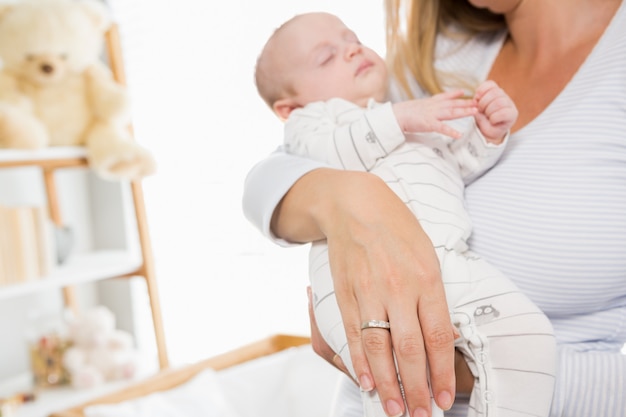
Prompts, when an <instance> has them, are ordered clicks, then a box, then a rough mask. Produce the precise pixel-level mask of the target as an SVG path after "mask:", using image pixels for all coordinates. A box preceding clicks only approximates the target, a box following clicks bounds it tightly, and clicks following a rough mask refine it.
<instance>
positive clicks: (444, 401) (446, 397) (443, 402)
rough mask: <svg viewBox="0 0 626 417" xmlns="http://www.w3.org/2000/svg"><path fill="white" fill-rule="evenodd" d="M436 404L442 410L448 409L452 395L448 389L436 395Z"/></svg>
mask: <svg viewBox="0 0 626 417" xmlns="http://www.w3.org/2000/svg"><path fill="white" fill-rule="evenodd" d="M437 404H438V405H439V407H441V408H443V409H444V410H449V409H450V407H452V395H451V394H450V393H449V392H448V391H442V392H440V393H439V395H438V396H437Z"/></svg>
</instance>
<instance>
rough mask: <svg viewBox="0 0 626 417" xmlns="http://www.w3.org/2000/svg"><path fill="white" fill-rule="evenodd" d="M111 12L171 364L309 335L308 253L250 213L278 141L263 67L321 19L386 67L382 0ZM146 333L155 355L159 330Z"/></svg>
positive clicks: (197, 4)
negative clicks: (250, 182)
mask: <svg viewBox="0 0 626 417" xmlns="http://www.w3.org/2000/svg"><path fill="white" fill-rule="evenodd" d="M109 3H110V5H111V7H112V9H113V11H114V13H115V15H116V18H117V20H118V22H119V25H120V29H121V33H122V41H123V49H124V59H125V65H126V71H127V76H128V82H129V88H130V90H131V94H132V98H133V113H134V122H133V123H134V129H135V134H136V138H137V140H138V141H140V142H141V143H142V144H144V145H145V146H147V147H148V148H150V149H151V150H152V151H153V152H154V154H155V156H156V158H157V162H158V165H159V168H158V173H157V174H156V175H155V176H154V177H150V178H148V179H147V180H145V181H144V190H145V198H146V207H147V211H148V221H149V225H150V231H151V236H152V244H153V247H154V253H155V259H156V268H157V278H158V284H159V290H160V296H161V302H162V310H163V317H164V325H165V333H166V340H167V345H168V350H169V352H168V353H169V356H170V360H171V362H172V364H174V365H176V364H181V363H187V362H192V361H195V360H198V359H201V358H205V357H208V356H211V355H214V354H217V353H219V352H223V351H226V350H229V349H231V348H234V347H236V346H240V345H242V344H244V343H247V342H249V341H253V340H257V339H259V338H262V337H265V336H267V335H269V334H273V333H281V332H282V333H292V334H302V335H308V333H309V326H308V315H307V298H306V286H307V283H308V277H307V252H308V248H307V247H306V246H303V247H296V248H286V249H285V248H280V247H278V246H276V245H275V244H273V243H270V242H269V241H267V240H266V239H265V238H264V237H263V236H262V235H261V234H260V233H259V231H258V230H256V229H255V228H254V227H253V226H252V225H251V224H250V223H249V222H248V221H247V220H246V219H245V218H244V216H243V214H242V210H241V196H242V189H243V183H244V178H245V176H246V174H247V172H248V171H249V169H250V168H251V167H252V166H253V165H254V164H255V163H256V162H257V161H259V160H261V159H262V158H264V157H265V156H266V155H268V154H269V153H270V152H272V151H273V150H274V149H275V148H276V147H277V146H278V145H279V144H280V143H281V142H282V124H281V122H280V121H279V120H278V119H277V118H276V117H275V116H274V115H273V114H272V113H271V111H270V110H269V109H268V108H267V107H266V106H265V104H264V103H263V101H262V100H261V99H260V98H259V97H258V95H257V93H256V89H255V86H254V82H253V71H254V65H255V61H256V58H257V55H258V54H259V52H260V51H261V48H262V46H263V44H264V43H265V41H266V40H267V38H268V37H269V36H270V34H271V33H272V32H273V30H274V29H275V28H277V27H278V26H279V25H280V24H281V23H282V22H283V21H284V20H287V19H288V18H290V17H292V16H293V15H294V14H297V13H301V12H307V11H317V10H325V11H329V12H333V13H336V14H338V15H339V16H340V17H341V18H342V19H343V20H344V22H345V23H346V24H347V25H348V26H350V27H351V28H352V29H354V30H355V32H356V33H357V34H358V35H359V36H360V38H361V41H362V42H363V43H365V44H367V45H369V46H370V47H372V48H374V49H375V50H377V51H378V52H379V53H381V54H384V21H383V2H382V0H376V1H359V0H340V1H336V0H334V1H330V0H329V1H318V0H316V1H313V0H308V1H307V0H270V1H253V0H244V1H224V2H217V1H199V0H179V1H176V2H171V1H166V0H150V1H148V0H110V1H109ZM139 291H141V289H140V290H139ZM135 310H136V312H135V314H138V315H140V316H141V315H142V314H144V315H145V317H144V318H145V320H147V321H148V320H149V312H147V309H141V308H139V309H137V308H136V309H135ZM138 329H139V330H140V331H139V332H138V333H139V334H137V337H138V338H139V342H140V343H141V342H142V338H143V339H146V340H148V341H147V342H146V343H144V345H147V346H150V343H149V339H150V338H151V337H153V336H152V332H151V327H150V324H149V323H148V324H146V326H139V327H138Z"/></svg>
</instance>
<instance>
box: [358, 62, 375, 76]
mask: <svg viewBox="0 0 626 417" xmlns="http://www.w3.org/2000/svg"><path fill="white" fill-rule="evenodd" d="M372 65H373V64H372V63H371V62H370V61H367V60H365V61H363V62H361V64H360V65H359V67H358V68H357V69H356V73H355V74H354V75H356V76H359V75H361V74H362V73H364V72H365V71H367V70H368V69H369V68H370V67H372Z"/></svg>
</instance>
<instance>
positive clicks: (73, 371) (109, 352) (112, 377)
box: [63, 306, 138, 388]
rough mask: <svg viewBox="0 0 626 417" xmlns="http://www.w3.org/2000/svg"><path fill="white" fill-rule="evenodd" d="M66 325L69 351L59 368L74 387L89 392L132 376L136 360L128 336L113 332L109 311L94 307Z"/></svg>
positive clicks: (113, 326) (126, 333)
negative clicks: (65, 371)
mask: <svg viewBox="0 0 626 417" xmlns="http://www.w3.org/2000/svg"><path fill="white" fill-rule="evenodd" d="M68 321H69V323H68V339H69V341H70V343H71V347H70V348H69V349H68V350H67V351H66V352H65V354H64V356H63V365H64V366H65V368H66V369H67V370H68V372H69V373H70V377H71V380H72V385H73V386H74V387H76V388H90V387H94V386H96V385H99V384H102V383H103V382H107V381H116V380H121V379H129V378H132V377H133V376H134V375H135V373H136V370H137V361H138V356H137V352H136V350H135V348H134V347H133V339H132V336H131V335H130V334H129V333H128V332H124V331H122V330H116V329H115V316H114V315H113V313H112V312H111V311H110V310H109V309H107V308H106V307H102V306H100V307H96V308H94V309H92V310H89V311H87V312H85V313H84V314H82V315H80V316H79V317H75V318H70V319H69V320H68Z"/></svg>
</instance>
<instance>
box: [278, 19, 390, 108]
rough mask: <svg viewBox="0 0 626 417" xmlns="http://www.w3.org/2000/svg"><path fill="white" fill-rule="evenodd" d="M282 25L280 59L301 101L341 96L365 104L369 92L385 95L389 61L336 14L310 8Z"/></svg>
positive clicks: (374, 94) (380, 98) (383, 96)
mask: <svg viewBox="0 0 626 417" xmlns="http://www.w3.org/2000/svg"><path fill="white" fill-rule="evenodd" d="M284 29H285V30H284V32H283V33H282V36H281V39H280V40H279V42H278V44H279V45H277V46H278V47H279V48H281V49H280V52H281V54H282V62H281V64H280V65H281V67H282V68H283V71H284V75H285V78H284V79H285V82H287V83H288V84H289V85H290V86H291V87H292V89H293V91H294V93H295V97H293V98H294V99H295V100H296V101H298V103H299V104H300V105H302V106H304V105H306V104H308V103H310V102H313V101H320V100H328V99H330V98H333V97H339V98H343V99H345V100H349V101H352V102H354V103H356V104H359V105H361V106H365V105H366V104H367V101H368V100H369V99H370V98H374V99H376V100H378V101H381V100H383V99H384V98H385V95H386V91H387V83H388V81H387V67H386V64H385V61H384V60H383V59H382V58H381V57H380V56H379V55H378V54H377V53H376V52H374V51H373V50H372V49H370V48H367V47H365V46H363V45H361V43H360V42H359V39H358V38H357V36H356V35H355V34H354V32H352V31H351V30H350V29H348V28H347V27H346V26H345V25H344V24H343V22H342V21H341V20H339V19H338V18H337V17H335V16H333V15H330V14H327V13H309V14H305V15H302V16H299V17H297V18H296V19H295V20H294V21H293V22H291V23H290V24H288V26H286V27H285V28H284Z"/></svg>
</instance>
